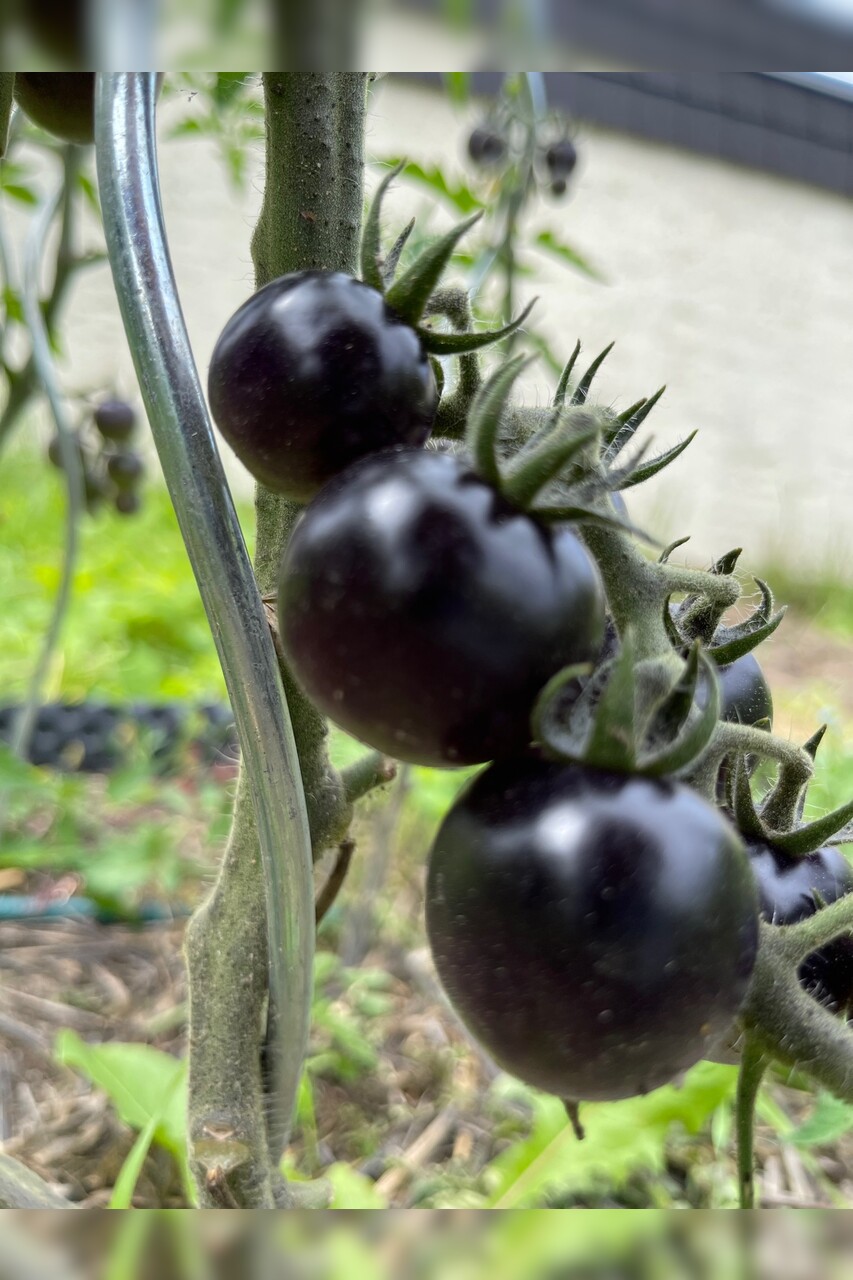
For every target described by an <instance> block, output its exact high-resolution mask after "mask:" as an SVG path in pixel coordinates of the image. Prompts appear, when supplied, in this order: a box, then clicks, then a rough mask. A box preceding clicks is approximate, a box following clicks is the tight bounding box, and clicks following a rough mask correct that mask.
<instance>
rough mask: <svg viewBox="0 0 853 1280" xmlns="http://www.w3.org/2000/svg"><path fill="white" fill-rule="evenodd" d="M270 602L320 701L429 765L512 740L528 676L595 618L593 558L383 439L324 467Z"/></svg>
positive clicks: (444, 456) (586, 636) (349, 727)
mask: <svg viewBox="0 0 853 1280" xmlns="http://www.w3.org/2000/svg"><path fill="white" fill-rule="evenodd" d="M278 608H279V626H280V631H281V639H282V643H283V645H284V648H285V651H286V653H287V656H288V659H289V660H290V662H291V663H292V665H293V670H294V672H295V674H296V677H297V679H298V680H299V682H300V684H301V685H302V686H303V688H304V689H305V690H306V692H307V693H308V695H309V697H310V698H311V699H312V700H313V701H314V702H315V703H316V704H317V706H318V707H319V708H320V709H321V710H322V711H323V712H325V713H326V714H327V715H328V716H330V718H331V719H332V720H334V721H335V722H336V723H337V724H339V725H340V726H341V728H343V729H345V730H346V731H347V732H348V733H351V734H352V735H353V736H354V737H356V738H360V739H362V741H364V742H366V743H369V744H370V745H371V746H372V747H376V748H378V749H379V750H381V751H384V752H386V753H387V754H388V755H391V756H394V757H396V758H397V759H399V760H408V761H411V762H413V763H416V764H426V765H439V766H442V765H443V766H453V765H463V764H477V763H481V762H482V761H484V760H492V759H495V758H496V757H497V756H503V755H507V754H508V753H510V752H513V751H516V750H520V749H522V748H523V747H524V746H525V745H526V744H527V742H528V741H529V739H530V713H531V709H532V705H533V702H534V699H535V698H536V695H537V693H538V692H539V690H540V689H541V688H542V686H543V685H544V684H545V683H546V682H547V681H548V680H549V679H550V677H551V676H552V675H554V674H555V673H556V672H557V671H559V670H560V669H561V668H562V667H564V666H566V665H568V664H569V663H573V662H583V661H587V660H590V659H592V658H594V657H595V655H596V653H597V651H598V649H599V646H600V644H601V641H602V638H603V631H604V595H603V590H602V586H601V581H600V578H599V575H598V570H597V568H596V566H595V564H594V562H593V561H592V559H591V558H590V556H589V554H588V552H587V551H586V550H585V548H584V547H583V545H582V544H581V542H580V540H579V539H578V538H577V536H576V535H575V534H574V533H573V532H572V531H571V529H569V528H567V527H562V528H559V529H558V528H549V527H547V526H546V525H544V524H541V523H540V522H539V521H537V520H535V519H533V518H531V517H530V516H529V515H527V514H525V513H524V512H522V511H520V510H518V509H517V508H516V507H513V506H511V505H510V504H509V503H508V502H507V501H506V500H505V499H504V498H503V497H501V495H500V494H499V493H497V492H496V491H495V489H493V488H492V486H491V485H489V484H487V483H486V482H485V481H484V480H482V479H481V478H480V477H479V476H478V475H476V474H475V473H474V472H473V471H472V470H471V469H470V468H469V467H468V465H467V464H466V463H465V462H463V461H461V460H460V459H458V458H457V457H455V456H454V455H453V454H452V453H450V452H441V451H439V450H436V449H432V448H430V449H392V450H387V451H386V452H384V453H380V454H376V455H375V456H373V457H369V458H365V459H363V460H362V461H361V462H359V463H357V464H356V465H355V466H354V467H351V468H350V469H349V470H348V471H346V472H344V474H343V475H340V476H338V477H337V478H336V479H334V480H332V481H330V483H329V484H328V485H327V486H326V487H325V489H323V491H322V492H321V493H320V494H319V495H318V496H317V498H316V499H315V500H314V502H313V503H312V504H311V506H310V507H309V508H308V509H307V511H306V512H305V513H304V515H303V516H302V518H301V520H300V521H299V523H298V524H297V525H296V528H295V529H294V532H293V536H292V538H291V540H290V544H289V546H288V548H287V550H286V552H285V555H284V559H283V561H282V567H281V574H280V579H279V589H278Z"/></svg>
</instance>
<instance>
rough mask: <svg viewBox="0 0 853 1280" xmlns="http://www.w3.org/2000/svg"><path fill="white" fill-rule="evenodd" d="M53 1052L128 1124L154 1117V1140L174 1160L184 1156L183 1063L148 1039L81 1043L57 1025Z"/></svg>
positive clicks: (138, 1125) (141, 1124) (137, 1125)
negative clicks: (146, 1041) (102, 1095)
mask: <svg viewBox="0 0 853 1280" xmlns="http://www.w3.org/2000/svg"><path fill="white" fill-rule="evenodd" d="M55 1056H56V1059H57V1061H59V1062H61V1063H63V1065H64V1066H67V1067H72V1068H74V1069H75V1070H77V1071H79V1072H80V1074H81V1075H84V1076H86V1077H87V1078H88V1079H89V1080H91V1081H92V1083H93V1084H94V1085H95V1086H96V1087H97V1088H99V1089H103V1091H104V1092H105V1093H106V1094H107V1095H108V1096H109V1098H110V1101H111V1102H112V1104H113V1106H114V1107H115V1109H116V1112H117V1113H118V1116H119V1118H120V1119H121V1120H122V1121H123V1122H124V1123H125V1124H127V1125H130V1127H131V1128H132V1129H137V1130H140V1131H142V1130H144V1129H146V1127H147V1126H148V1125H149V1124H150V1123H151V1121H152V1120H153V1121H154V1140H155V1141H156V1142H157V1143H159V1145H160V1146H161V1147H165V1149H166V1150H167V1151H170V1152H171V1153H172V1155H174V1156H175V1157H176V1158H177V1159H178V1160H179V1161H182V1160H183V1159H185V1157H186V1119H187V1064H186V1062H185V1061H183V1060H182V1059H180V1058H173V1057H172V1055H171V1054H168V1053H163V1052H162V1051H161V1050H160V1049H154V1048H152V1047H151V1045H147V1044H117V1043H110V1044H86V1043H85V1042H84V1041H83V1040H81V1039H80V1037H79V1036H78V1035H76V1034H75V1033H74V1032H73V1031H68V1030H65V1031H61V1032H60V1033H59V1035H58V1036H57V1038H56V1045H55Z"/></svg>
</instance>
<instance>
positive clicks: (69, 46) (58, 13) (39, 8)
mask: <svg viewBox="0 0 853 1280" xmlns="http://www.w3.org/2000/svg"><path fill="white" fill-rule="evenodd" d="M85 10H86V0H27V3H26V4H25V5H24V6H22V12H21V19H22V21H23V24H24V26H25V28H26V30H27V31H28V32H29V34H30V36H31V37H32V38H33V39H34V40H35V41H36V42H37V44H38V45H39V52H40V53H42V54H44V53H47V54H49V55H50V57H52V58H55V59H56V60H57V61H58V62H64V63H65V64H66V65H67V66H72V67H73V66H78V67H79V66H85V64H86V55H87V48H86V12H85Z"/></svg>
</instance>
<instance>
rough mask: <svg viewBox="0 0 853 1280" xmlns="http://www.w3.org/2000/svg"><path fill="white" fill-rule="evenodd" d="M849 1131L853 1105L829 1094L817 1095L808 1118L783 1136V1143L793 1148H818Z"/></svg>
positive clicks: (851, 1125)
mask: <svg viewBox="0 0 853 1280" xmlns="http://www.w3.org/2000/svg"><path fill="white" fill-rule="evenodd" d="M851 1129H853V1105H851V1104H850V1103H849V1102H842V1101H841V1100H840V1099H839V1098H834V1097H833V1096H832V1094H831V1093H819V1094H818V1096H817V1100H816V1102H815V1106H814V1110H813V1111H812V1113H811V1115H810V1116H809V1118H808V1119H807V1120H804V1121H803V1123H802V1124H801V1125H799V1126H798V1127H797V1128H796V1129H794V1130H793V1131H792V1132H791V1133H787V1134H785V1141H786V1142H790V1143H792V1144H793V1145H794V1146H795V1147H820V1146H823V1145H824V1144H825V1143H827V1142H835V1141H836V1140H837V1139H838V1138H840V1137H841V1136H842V1135H843V1134H845V1133H849V1132H850V1130H851Z"/></svg>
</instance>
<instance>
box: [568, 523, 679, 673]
mask: <svg viewBox="0 0 853 1280" xmlns="http://www.w3.org/2000/svg"><path fill="white" fill-rule="evenodd" d="M583 538H584V542H585V543H586V545H587V546H588V547H589V549H590V551H591V552H592V554H593V555H594V556H595V559H596V562H597V563H598V567H599V569H600V571H601V576H602V578H603V580H604V590H605V592H606V593H607V602H608V605H609V607H610V612H611V614H612V615H613V621H614V622H615V623H616V629H617V631H618V632H619V634H620V635H624V633H625V632H626V631H627V630H628V628H629V627H630V629H631V631H632V633H633V636H634V644H635V654H636V659H637V661H638V662H640V661H642V660H643V659H644V658H663V659H664V660H666V661H668V660H669V659H670V657H671V663H672V669H673V672H674V673H675V672H677V671H678V670H679V669H680V666H681V659H680V658H679V657H678V654H677V653H676V652H675V650H674V649H673V647H672V644H671V643H670V639H669V635H668V634H667V630H666V627H665V625H664V621H663V604H664V600H665V598H666V591H665V590H664V588H663V587H662V584H661V579H660V575H659V573H658V570H659V569H660V568H661V567H662V566H660V565H659V564H653V563H652V562H651V561H649V560H646V558H645V557H644V556H643V555H642V554H641V552H640V551H639V549H638V548H637V547H636V545H635V544H634V542H633V541H632V540H631V539H629V538H628V537H626V536H625V535H624V534H622V533H620V532H618V531H617V530H613V529H607V528H603V527H601V526H596V525H592V524H589V525H585V526H584V528H583ZM674 589H675V588H674Z"/></svg>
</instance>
